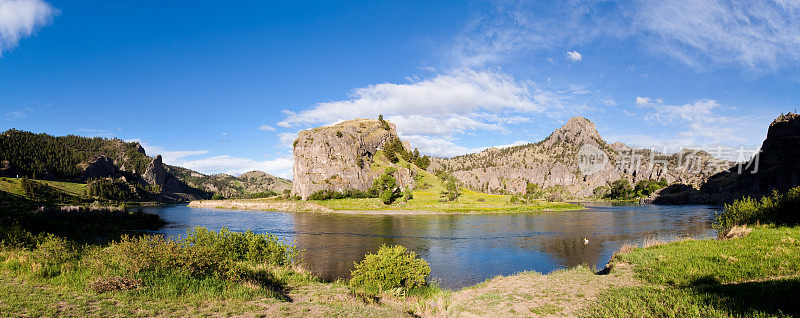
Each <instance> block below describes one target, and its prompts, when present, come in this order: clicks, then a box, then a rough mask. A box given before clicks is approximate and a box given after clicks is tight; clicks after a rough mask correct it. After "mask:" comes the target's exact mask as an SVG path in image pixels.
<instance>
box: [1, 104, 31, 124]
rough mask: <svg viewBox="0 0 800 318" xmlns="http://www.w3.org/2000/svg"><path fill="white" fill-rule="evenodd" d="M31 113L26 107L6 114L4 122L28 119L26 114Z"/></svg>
mask: <svg viewBox="0 0 800 318" xmlns="http://www.w3.org/2000/svg"><path fill="white" fill-rule="evenodd" d="M31 112H33V108H31V107H26V108H22V109H16V110H12V111H9V112H6V120H9V121H10V120H15V119H20V118H25V117H28V114H30V113H31Z"/></svg>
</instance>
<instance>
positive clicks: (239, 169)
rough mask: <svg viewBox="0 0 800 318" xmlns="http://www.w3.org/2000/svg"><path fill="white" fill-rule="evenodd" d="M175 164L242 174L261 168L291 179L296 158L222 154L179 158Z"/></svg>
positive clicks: (203, 170)
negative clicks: (269, 158) (197, 157)
mask: <svg viewBox="0 0 800 318" xmlns="http://www.w3.org/2000/svg"><path fill="white" fill-rule="evenodd" d="M175 164H176V165H178V166H181V167H184V168H188V169H192V170H195V171H199V172H202V173H205V174H211V173H227V174H231V175H240V174H242V173H245V172H248V171H252V170H260V171H264V172H267V173H269V174H272V175H275V176H278V177H281V178H287V179H291V178H292V166H293V165H294V159H292V158H289V157H281V158H275V159H272V160H264V161H257V160H253V159H249V158H241V157H234V156H229V155H220V156H212V157H207V158H200V159H194V160H179V161H178V162H176V163H175Z"/></svg>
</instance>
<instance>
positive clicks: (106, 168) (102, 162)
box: [83, 156, 120, 180]
mask: <svg viewBox="0 0 800 318" xmlns="http://www.w3.org/2000/svg"><path fill="white" fill-rule="evenodd" d="M119 177H120V172H119V169H118V168H117V166H116V165H114V161H113V160H111V159H110V158H108V157H106V156H100V157H98V158H97V159H94V160H92V161H91V162H89V164H88V165H87V166H86V169H85V170H83V178H84V179H87V180H88V179H100V178H114V179H116V178H119Z"/></svg>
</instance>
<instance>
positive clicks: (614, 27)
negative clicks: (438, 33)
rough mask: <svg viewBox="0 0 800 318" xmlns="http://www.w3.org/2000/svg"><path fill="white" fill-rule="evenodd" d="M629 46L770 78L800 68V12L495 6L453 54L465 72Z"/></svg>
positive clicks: (761, 5)
mask: <svg viewBox="0 0 800 318" xmlns="http://www.w3.org/2000/svg"><path fill="white" fill-rule="evenodd" d="M628 40H632V41H630V43H634V44H637V45H638V47H639V48H641V49H644V51H649V52H651V53H654V54H657V55H664V56H668V57H670V58H673V59H675V60H678V61H680V62H682V63H685V64H687V65H691V66H694V67H697V68H709V67H710V68H717V67H729V66H733V67H739V68H742V69H744V70H747V71H750V72H755V73H763V72H767V71H772V70H775V69H778V68H780V67H784V66H795V65H797V63H798V62H800V5H798V1H793V0H773V1H726V0H688V1H687V0H663V1H650V0H637V1H628V2H608V1H564V2H559V3H558V4H553V3H550V2H541V3H540V2H524V3H520V2H509V1H495V2H492V3H491V5H487V6H484V7H483V10H482V11H481V13H480V14H479V15H478V17H476V18H475V20H474V21H473V22H472V23H470V24H469V25H468V26H467V27H466V28H465V30H464V32H463V34H462V35H461V36H460V37H459V38H458V40H457V41H456V43H455V45H454V46H453V49H452V55H453V56H454V58H455V60H456V61H458V63H461V64H462V65H469V66H476V65H486V64H490V63H493V62H498V61H502V60H503V59H506V58H510V57H514V56H516V55H518V54H520V53H524V52H526V51H531V50H548V49H552V48H558V47H569V46H572V45H576V44H584V43H588V42H592V41H628ZM571 52H574V51H571ZM571 52H570V53H571ZM576 57H577V56H576ZM569 60H570V61H574V60H573V59H572V56H570V58H569Z"/></svg>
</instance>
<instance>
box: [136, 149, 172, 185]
mask: <svg viewBox="0 0 800 318" xmlns="http://www.w3.org/2000/svg"><path fill="white" fill-rule="evenodd" d="M142 178H144V180H145V181H147V183H148V184H150V185H157V186H163V185H165V184H166V183H167V170H166V169H165V168H164V163H163V162H161V155H157V156H156V157H155V158H153V160H152V161H150V164H148V165H147V168H146V169H145V171H144V174H142Z"/></svg>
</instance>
